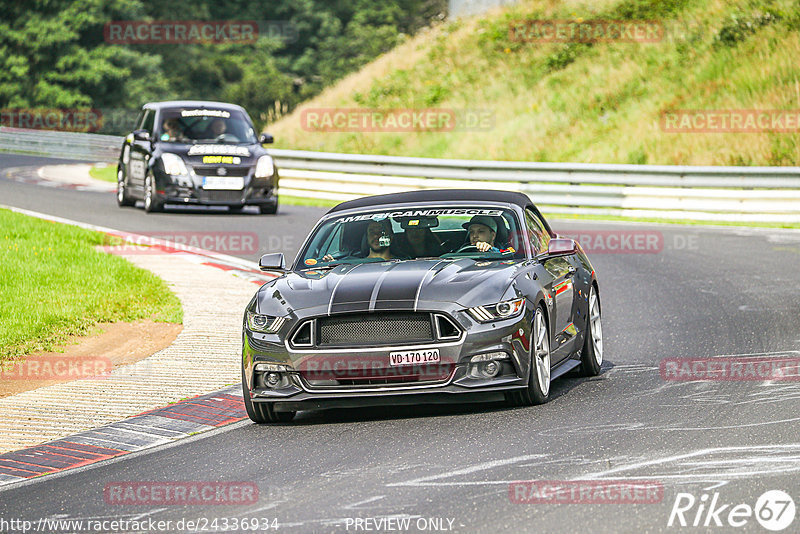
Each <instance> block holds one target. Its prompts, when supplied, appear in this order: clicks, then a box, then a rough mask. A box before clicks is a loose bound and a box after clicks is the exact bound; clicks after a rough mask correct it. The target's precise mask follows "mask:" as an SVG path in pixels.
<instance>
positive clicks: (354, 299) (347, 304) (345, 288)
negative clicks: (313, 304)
mask: <svg viewBox="0 0 800 534" xmlns="http://www.w3.org/2000/svg"><path fill="white" fill-rule="evenodd" d="M387 268H391V266H388V267H387V265H386V264H385V263H383V262H380V263H375V264H369V263H365V264H361V265H359V266H357V268H353V269H351V270H350V271H349V272H348V273H347V274H343V275H342V276H343V278H342V280H341V281H340V282H339V284H338V285H337V286H336V289H335V291H334V293H333V295H332V296H331V299H332V300H331V304H330V313H341V312H345V311H362V308H363V309H364V310H366V309H368V308H369V302H370V299H371V297H372V291H373V289H374V288H375V284H376V283H377V282H378V280H379V279H380V278H381V276H383V274H384V273H385V272H386V269H387ZM354 307H355V309H354Z"/></svg>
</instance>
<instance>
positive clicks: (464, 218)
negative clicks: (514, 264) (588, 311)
mask: <svg viewBox="0 0 800 534" xmlns="http://www.w3.org/2000/svg"><path fill="white" fill-rule="evenodd" d="M519 228H520V227H519V224H518V223H517V217H516V215H515V214H514V212H513V211H511V210H509V209H503V208H494V207H486V206H465V207H445V208H443V207H441V206H429V207H428V206H426V207H421V208H420V207H414V208H407V209H395V210H393V211H386V210H380V209H377V210H374V211H369V212H363V213H359V214H356V215H345V216H341V217H337V218H332V219H329V220H327V221H326V222H325V223H324V224H322V225H321V226H320V227H319V228H317V230H316V232H315V233H314V235H313V236H312V238H311V240H310V241H309V244H308V246H307V247H306V249H305V250H304V251H303V253H302V255H301V257H300V263H299V265H298V267H299V268H301V269H308V268H314V267H317V268H320V267H325V266H329V265H338V264H342V263H362V262H368V261H388V260H408V259H418V258H442V259H445V258H474V259H486V260H495V259H497V260H501V259H521V258H524V257H525V249H524V245H523V244H522V243H521V241H520V239H521V235H522V234H521V233H520V230H519Z"/></svg>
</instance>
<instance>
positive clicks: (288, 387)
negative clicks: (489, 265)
mask: <svg viewBox="0 0 800 534" xmlns="http://www.w3.org/2000/svg"><path fill="white" fill-rule="evenodd" d="M434 313H439V312H434ZM530 315H531V314H529V313H527V312H526V313H524V314H523V315H521V316H519V317H516V318H513V319H508V320H505V321H496V322H493V323H488V324H485V323H477V322H475V321H474V320H473V319H472V318H471V317H470V316H469V315H468V314H467V313H465V312H464V313H459V314H456V316H455V317H453V319H455V320H456V321H457V323H458V324H459V326H460V327H461V328H462V329H463V330H464V334H463V335H462V336H461V338H460V339H459V340H458V341H447V342H438V343H430V344H425V345H419V344H418V345H413V346H409V345H393V346H382V347H355V348H337V349H305V350H293V349H292V348H290V346H289V344H288V343H286V342H285V341H284V337H283V336H286V335H287V334H288V333H289V332H292V328H293V326H292V325H291V324H286V325H284V328H283V329H282V332H280V333H279V334H262V333H257V332H251V331H249V330H248V329H247V328H245V329H244V334H243V354H242V356H243V369H244V377H245V384H244V386H245V394H250V398H251V399H252V401H253V402H269V403H273V405H274V406H273V407H274V409H275V410H277V411H282V410H283V411H296V410H304V409H319V408H333V407H344V406H380V405H392V404H425V403H452V402H464V401H467V402H470V401H475V402H488V401H491V400H499V399H502V398H503V393H505V392H507V391H510V390H514V389H519V388H522V387H525V386H526V385H527V377H528V376H529V365H530V360H529V359H530V356H529V340H530V330H531V327H530V325H531V319H532V317H531V316H530ZM298 322H299V321H295V324H297V323H298ZM432 348H436V349H438V350H439V353H440V358H441V361H440V362H439V363H438V364H435V365H436V368H437V369H436V370H437V371H438V370H441V369H445V370H446V372H444V373H438V372H431V373H430V374H428V375H422V376H421V377H420V378H419V380H416V381H414V380H411V381H403V382H398V381H392V380H388V381H386V382H385V383H380V382H381V380H377V381H369V380H367V381H364V380H362V381H353V380H348V378H351V377H350V376H348V370H352V369H356V370H361V369H363V368H365V367H366V366H367V365H368V363H365V362H385V361H386V360H387V359H388V355H389V353H390V352H395V351H405V350H426V349H432ZM493 352H505V353H506V354H507V355H508V359H506V360H502V366H501V372H500V373H499V374H498V375H497V376H495V377H494V378H477V377H474V376H470V374H469V369H470V360H471V358H472V357H473V356H475V355H478V354H485V353H493ZM332 361H333V362H339V363H340V364H341V365H340V366H339V368H340V369H342V370H343V375H341V376H340V378H343V380H341V381H338V382H342V383H344V384H342V383H334V384H327V383H325V384H324V385H320V382H319V381H316V382H315V381H314V380H312V379H310V378H309V377H310V376H311V375H310V374H309V373H308V369H309V368H311V367H312V366H313V365H315V363H316V365H319V363H320V362H323V364H324V362H332ZM259 363H268V364H277V365H284V366H286V368H288V369H289V370H288V371H287V372H285V373H283V375H282V376H284V377H285V378H286V380H285V381H284V382H282V384H281V386H280V387H279V388H277V389H276V388H270V387H266V382H265V379H264V374H262V373H256V372H255V365H256V364H259ZM381 365H384V364H381ZM335 366H336V364H334V367H335ZM385 370H386V371H390V370H391V368H389V367H386V368H385ZM389 374H391V373H389ZM312 378H313V376H312ZM375 382H378V383H375ZM323 383H324V381H323ZM354 384H357V385H354Z"/></svg>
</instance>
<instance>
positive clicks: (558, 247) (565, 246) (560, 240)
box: [547, 237, 578, 256]
mask: <svg viewBox="0 0 800 534" xmlns="http://www.w3.org/2000/svg"><path fill="white" fill-rule="evenodd" d="M576 252H578V244H577V243H575V240H574V239H568V238H565V237H557V238H554V239H551V240H550V244H549V245H548V246H547V254H548V255H550V256H569V255H570V254H575V253H576Z"/></svg>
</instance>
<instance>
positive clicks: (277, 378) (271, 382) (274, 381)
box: [267, 373, 281, 388]
mask: <svg viewBox="0 0 800 534" xmlns="http://www.w3.org/2000/svg"><path fill="white" fill-rule="evenodd" d="M280 382H281V375H279V374H278V373H270V374H268V375H267V385H268V386H269V387H271V388H274V387H275V386H277V385H278V384H280Z"/></svg>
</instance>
